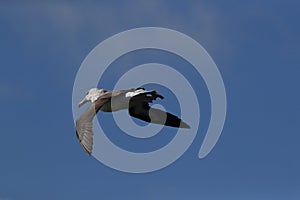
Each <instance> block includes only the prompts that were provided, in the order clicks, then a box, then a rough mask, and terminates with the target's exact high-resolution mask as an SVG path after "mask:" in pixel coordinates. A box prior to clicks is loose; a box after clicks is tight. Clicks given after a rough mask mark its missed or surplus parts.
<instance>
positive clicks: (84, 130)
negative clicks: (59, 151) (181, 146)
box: [76, 88, 190, 154]
mask: <svg viewBox="0 0 300 200" xmlns="http://www.w3.org/2000/svg"><path fill="white" fill-rule="evenodd" d="M157 98H161V99H163V98H164V97H163V96H162V95H160V94H158V93H157V92H156V91H147V90H145V89H144V88H137V89H134V88H132V89H128V90H114V91H112V90H104V89H97V88H93V89H90V90H89V91H88V92H87V94H86V96H85V97H84V99H83V100H82V101H81V102H80V103H79V104H78V107H81V106H82V105H83V104H84V103H86V102H88V101H91V103H92V104H91V105H90V106H89V107H88V108H87V109H86V111H85V112H84V113H83V114H82V115H81V116H80V117H79V118H78V119H77V120H76V135H77V137H78V139H79V141H80V144H81V145H82V146H83V148H84V149H85V150H86V151H87V153H88V154H91V153H92V146H93V127H92V121H93V118H94V116H95V115H96V113H97V112H98V111H99V110H101V111H103V112H115V111H118V110H128V111H129V115H130V116H132V117H135V118H138V119H141V120H143V121H146V122H149V123H155V124H162V125H166V126H172V127H178V128H190V127H189V125H187V124H186V123H185V122H183V121H182V120H181V119H180V118H178V117H176V116H175V115H173V114H170V113H168V112H164V111H162V110H159V109H156V108H151V107H150V106H149V103H152V101H153V100H155V99H157Z"/></svg>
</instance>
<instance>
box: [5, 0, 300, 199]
mask: <svg viewBox="0 0 300 200" xmlns="http://www.w3.org/2000/svg"><path fill="white" fill-rule="evenodd" d="M299 6H300V3H299V2H298V1H293V0H287V1H283V0H281V1H277V0H272V1H271V0H269V1H244V2H238V1H231V0H229V1H217V0H216V1H209V2H208V1H206V2H204V1H189V2H188V3H186V2H183V1H158V0H154V1H127V2H126V3H119V2H118V3H117V2H116V3H105V2H102V1H86V2H85V3H83V1H48V2H47V1H43V3H38V2H37V1H27V2H26V3H25V1H24V2H23V1H22V2H21V1H0V58H1V67H0V105H1V115H0V119H1V120H0V123H1V133H0V135H1V139H0V159H1V160H0V200H19V199H20V200H35V199H36V200H38V199H44V200H48V199H49V200H53V199H73V200H81V199H208V200H215V199H289V200H298V199H300V172H299V169H300V159H299V152H300V145H299V142H300V135H299V134H300V132H299V127H300V126H299V122H300V106H299V102H300V94H299V85H300V82H299V74H300V60H299V52H300V39H299V35H300V26H299V19H300V12H299ZM144 26H159V27H166V28H171V29H175V30H178V31H180V32H183V33H185V34H187V35H189V36H190V37H192V38H194V39H195V40H197V41H198V42H199V43H200V44H202V45H203V46H204V47H205V49H206V50H207V51H208V52H209V53H210V55H211V56H212V58H213V59H214V61H215V63H216V64H217V66H218V68H219V70H220V72H221V74H222V76H223V80H224V83H225V86H226V92H227V98H228V99H227V100H228V112H227V119H226V124H225V127H224V130H223V133H222V135H221V138H220V140H219V142H218V143H217V145H216V146H215V148H214V149H213V151H212V152H211V153H210V154H209V156H208V157H206V158H205V159H203V160H199V159H198V157H197V153H198V150H199V146H200V144H201V142H202V139H203V134H201V133H199V136H197V137H196V139H195V141H194V143H193V144H192V145H191V147H190V148H189V149H188V150H187V152H186V153H185V154H184V155H183V156H182V157H181V158H180V159H179V160H177V161H176V162H175V163H173V164H172V165H170V166H168V167H167V168H164V169H162V170H159V171H156V172H153V173H148V174H127V173H123V172H118V171H115V170H113V169H110V168H108V167H106V166H104V165H103V164H101V163H100V162H99V161H97V160H96V159H94V158H93V157H89V156H87V154H86V153H85V152H84V151H83V150H82V148H81V146H80V145H79V143H78V141H77V139H76V136H75V127H74V122H73V118H72V107H71V101H72V89H73V82H74V79H75V76H76V73H77V70H78V68H79V67H80V64H81V62H82V61H83V59H84V58H85V57H86V55H87V54H88V53H89V52H90V51H91V50H92V49H93V48H94V47H95V46H96V45H97V44H98V43H99V42H101V41H103V40H105V39H106V38H107V37H109V36H111V35H114V34H116V33H119V32H121V31H124V30H127V29H131V28H136V27H144ZM146 53H147V52H146ZM150 54H151V52H150ZM151 55H152V58H156V57H162V56H161V55H160V54H158V53H156V54H155V53H153V52H152V54H151ZM155 55H157V56H155ZM165 56H168V55H165ZM143 58H145V60H143ZM138 59H139V62H141V63H142V62H148V61H149V59H148V57H146V56H145V57H144V56H141V57H138ZM121 61H122V60H119V61H118V63H119V64H120V65H122V62H121ZM124 61H126V59H125V60H124ZM130 61H131V59H128V62H126V65H127V66H130V64H131V62H130ZM134 62H135V61H132V63H134ZM172 62H173V64H174V65H176V63H177V62H175V61H174V60H173V61H172ZM172 62H171V64H172ZM178 62H180V61H178ZM124 64H125V62H124ZM112 74H113V73H112ZM192 81H193V80H192ZM194 81H195V80H194ZM105 83H106V84H107V85H105V87H111V86H110V85H109V84H110V82H109V81H108V80H107V81H106V82H105ZM133 87H135V86H133ZM109 89H110V88H109ZM162 90H164V88H162ZM177 105H178V104H177V102H175V103H172V104H171V105H170V108H169V109H171V110H173V111H174V112H177V111H178V110H176V108H177ZM206 107H207V106H206ZM204 111H205V108H204ZM103 116H104V115H103ZM104 117H107V116H104ZM108 120H109V119H108ZM113 126H114V125H113V124H112V128H111V132H112V133H115V132H116V131H117V129H115V128H113ZM204 126H205V120H204ZM171 132H172V131H170V134H173V132H172V133H171ZM112 137H114V136H112ZM124 145H125V146H126V145H127V146H129V147H130V142H128V143H126V144H124ZM135 145H136V146H137V148H138V147H139V146H138V144H135ZM149 148H150V147H149ZM132 150H134V149H132Z"/></svg>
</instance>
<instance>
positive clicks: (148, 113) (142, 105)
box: [129, 91, 190, 128]
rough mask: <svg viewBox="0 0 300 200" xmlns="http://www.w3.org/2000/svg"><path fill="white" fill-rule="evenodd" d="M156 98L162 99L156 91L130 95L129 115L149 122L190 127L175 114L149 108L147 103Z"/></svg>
mask: <svg viewBox="0 0 300 200" xmlns="http://www.w3.org/2000/svg"><path fill="white" fill-rule="evenodd" d="M157 98H161V99H163V96H162V95H160V94H158V93H156V91H151V92H145V93H142V94H138V95H136V96H134V97H132V98H131V99H130V101H129V114H130V116H132V117H135V118H138V119H141V120H143V121H146V122H149V123H154V124H162V125H166V126H172V127H178V128H190V126H189V125H188V124H186V123H185V122H183V121H182V120H181V119H180V118H178V117H177V116H175V115H173V114H171V113H168V112H165V111H162V110H159V109H156V108H151V107H150V106H149V103H152V101H153V100H155V99H157Z"/></svg>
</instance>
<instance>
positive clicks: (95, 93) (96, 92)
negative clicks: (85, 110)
mask: <svg viewBox="0 0 300 200" xmlns="http://www.w3.org/2000/svg"><path fill="white" fill-rule="evenodd" d="M103 92H104V90H103V89H98V88H92V89H90V90H89V91H88V92H87V93H86V95H85V97H84V98H83V99H82V101H80V102H79V104H78V107H79V108H80V107H81V106H82V105H83V104H85V103H86V102H88V101H91V102H92V103H94V102H95V101H96V100H97V99H98V98H99V97H100V96H101V94H102V93H103Z"/></svg>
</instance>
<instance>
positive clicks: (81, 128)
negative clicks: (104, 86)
mask: <svg viewBox="0 0 300 200" xmlns="http://www.w3.org/2000/svg"><path fill="white" fill-rule="evenodd" d="M111 95H112V92H111V91H109V92H107V93H105V94H103V95H102V96H101V97H99V98H98V99H97V100H96V101H95V102H94V103H92V104H91V105H90V106H89V107H88V108H87V109H86V110H85V111H84V113H83V114H82V115H81V116H80V117H79V118H78V119H77V120H76V136H77V138H78V140H79V142H80V144H81V146H82V147H83V148H84V150H85V151H86V152H87V153H88V154H89V155H91V153H92V148H93V124H92V122H93V118H94V117H95V115H96V113H97V112H98V111H99V109H100V108H101V107H102V106H103V104H105V103H106V102H107V101H109V100H110V98H111Z"/></svg>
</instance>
